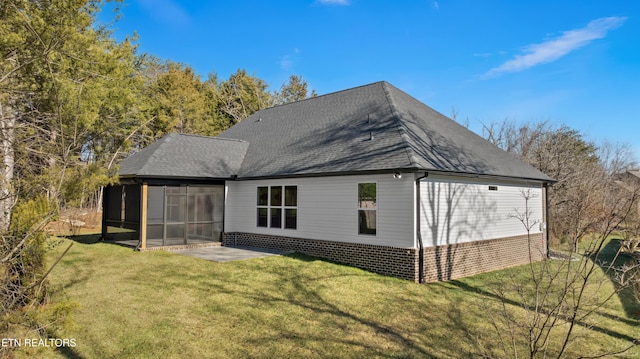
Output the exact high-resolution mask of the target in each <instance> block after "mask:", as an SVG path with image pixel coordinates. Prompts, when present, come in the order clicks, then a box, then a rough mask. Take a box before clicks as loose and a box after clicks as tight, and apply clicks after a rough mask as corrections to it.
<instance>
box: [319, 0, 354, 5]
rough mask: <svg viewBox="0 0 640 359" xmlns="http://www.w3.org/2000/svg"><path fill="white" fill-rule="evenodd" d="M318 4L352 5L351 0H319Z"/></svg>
mask: <svg viewBox="0 0 640 359" xmlns="http://www.w3.org/2000/svg"><path fill="white" fill-rule="evenodd" d="M318 3H320V4H322V5H342V6H347V5H351V1H350V0H318Z"/></svg>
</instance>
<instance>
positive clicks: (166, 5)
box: [140, 0, 190, 26]
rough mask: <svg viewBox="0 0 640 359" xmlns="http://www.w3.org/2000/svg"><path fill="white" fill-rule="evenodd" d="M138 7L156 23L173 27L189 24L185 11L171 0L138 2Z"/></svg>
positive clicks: (144, 0) (143, 0) (141, 0)
mask: <svg viewBox="0 0 640 359" xmlns="http://www.w3.org/2000/svg"><path fill="white" fill-rule="evenodd" d="M140 5H142V7H143V8H144V10H145V11H147V12H148V13H149V14H150V15H151V16H152V17H153V18H154V19H155V20H156V21H158V22H163V23H165V24H171V25H175V26H184V25H186V24H188V23H189V22H190V16H189V14H188V13H187V11H186V10H185V9H184V8H183V7H182V6H180V5H179V4H178V3H177V2H176V1H173V0H140Z"/></svg>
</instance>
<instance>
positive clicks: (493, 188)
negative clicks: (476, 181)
mask: <svg viewBox="0 0 640 359" xmlns="http://www.w3.org/2000/svg"><path fill="white" fill-rule="evenodd" d="M497 190H498V186H489V191H497Z"/></svg>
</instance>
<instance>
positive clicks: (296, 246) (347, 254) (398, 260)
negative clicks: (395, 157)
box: [222, 233, 418, 281]
mask: <svg viewBox="0 0 640 359" xmlns="http://www.w3.org/2000/svg"><path fill="white" fill-rule="evenodd" d="M222 245H232V246H233V245H237V246H252V247H261V248H272V249H286V250H293V251H296V252H298V253H303V254H307V255H310V256H315V257H321V258H326V259H329V260H332V261H335V262H338V263H343V264H348V265H351V266H354V267H358V268H362V269H366V270H368V271H371V272H374V273H378V274H383V275H388V276H392V277H397V278H402V279H408V280H412V281H415V280H416V278H417V276H418V250H417V249H415V248H398V247H387V246H376V245H370V244H357V243H345V242H330V241H318V240H311V239H301V238H293V237H279V236H269V235H263V234H251V233H224V234H223V235H222Z"/></svg>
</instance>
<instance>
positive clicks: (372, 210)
mask: <svg viewBox="0 0 640 359" xmlns="http://www.w3.org/2000/svg"><path fill="white" fill-rule="evenodd" d="M377 197H378V186H377V184H376V183H358V234H369V235H373V236H375V235H376V228H377V210H378V204H377Z"/></svg>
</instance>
